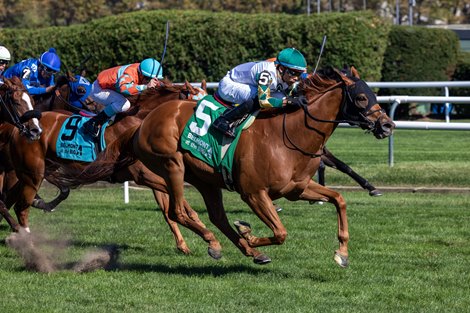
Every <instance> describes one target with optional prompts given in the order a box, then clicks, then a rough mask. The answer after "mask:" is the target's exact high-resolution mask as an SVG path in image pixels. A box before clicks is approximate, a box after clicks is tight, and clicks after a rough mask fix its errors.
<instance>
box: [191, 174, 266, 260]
mask: <svg viewBox="0 0 470 313" xmlns="http://www.w3.org/2000/svg"><path fill="white" fill-rule="evenodd" d="M193 185H194V186H195V187H196V188H197V189H198V190H199V192H200V193H201V195H202V197H203V199H204V203H205V204H206V208H207V212H208V214H209V219H210V220H211V222H212V223H213V224H214V225H215V226H216V227H217V228H218V229H219V230H220V231H222V233H224V235H225V236H227V238H229V239H230V241H232V242H233V244H234V245H235V246H236V247H237V248H238V249H240V251H241V252H242V253H243V254H244V255H245V256H250V257H253V262H254V263H256V264H267V263H269V262H271V259H270V258H269V257H268V256H267V255H265V254H263V253H261V252H260V251H258V250H256V249H253V247H251V245H250V243H249V242H248V241H247V240H246V239H245V238H242V237H240V235H239V234H238V233H237V232H236V231H235V230H234V229H233V228H232V227H231V226H230V223H229V221H228V218H227V214H226V213H225V209H224V205H223V201H222V191H221V189H220V188H218V187H216V186H212V185H209V184H205V183H201V182H195V183H193Z"/></svg>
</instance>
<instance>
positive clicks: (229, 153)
mask: <svg viewBox="0 0 470 313" xmlns="http://www.w3.org/2000/svg"><path fill="white" fill-rule="evenodd" d="M225 110H226V107H224V106H223V105H222V104H220V103H219V102H218V101H217V100H215V99H214V97H213V96H212V95H208V96H205V97H204V98H203V99H201V100H199V102H198V103H197V106H196V110H195V112H194V114H193V115H192V116H191V118H190V119H189V121H188V122H187V124H186V126H185V128H184V130H183V134H182V136H181V147H182V148H183V149H185V150H187V151H189V152H190V153H191V154H192V155H193V156H194V157H196V158H198V159H200V160H202V161H204V162H205V163H207V164H208V165H210V166H211V167H213V168H214V169H216V171H218V172H225V171H226V172H227V173H231V172H232V166H233V156H234V153H235V148H236V146H237V143H238V140H239V139H240V135H241V131H242V129H243V127H244V126H245V125H246V124H248V123H250V122H252V119H251V118H248V119H245V120H244V121H243V122H242V123H241V124H240V125H238V126H237V127H236V131H235V134H236V137H235V138H234V139H232V138H228V137H226V136H224V135H223V134H221V133H220V132H218V131H217V130H215V129H212V128H211V127H210V125H211V124H212V122H213V121H215V120H216V119H217V117H219V116H220V115H221V114H222V113H223V112H224V111H225Z"/></svg>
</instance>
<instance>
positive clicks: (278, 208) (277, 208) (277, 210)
mask: <svg viewBox="0 0 470 313" xmlns="http://www.w3.org/2000/svg"><path fill="white" fill-rule="evenodd" d="M273 205H274V208H275V209H276V212H281V211H282V208H281V207H280V206H279V205H277V204H276V203H273Z"/></svg>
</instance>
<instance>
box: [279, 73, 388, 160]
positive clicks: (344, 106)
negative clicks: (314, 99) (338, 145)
mask: <svg viewBox="0 0 470 313" xmlns="http://www.w3.org/2000/svg"><path fill="white" fill-rule="evenodd" d="M359 82H360V81H359ZM364 84H365V82H364ZM337 87H341V89H342V99H341V105H340V112H341V114H342V115H343V116H345V117H349V119H341V120H337V119H333V120H324V119H320V118H317V117H315V116H313V115H312V114H311V113H310V112H309V111H308V104H301V105H300V107H301V108H302V110H303V111H304V120H305V127H306V128H307V129H309V130H312V131H315V132H317V133H318V134H320V135H321V136H323V137H325V134H324V133H323V132H321V131H319V130H318V129H316V128H314V127H311V126H310V125H309V124H308V119H311V120H313V121H316V122H319V123H332V124H339V123H348V124H351V125H356V126H361V125H365V126H367V128H368V129H372V128H373V127H374V126H375V123H374V122H372V121H370V120H369V119H368V116H370V115H372V114H374V113H375V112H381V113H382V114H385V110H384V109H382V108H381V109H378V110H374V111H370V109H371V107H372V106H373V103H370V104H369V105H368V106H367V107H366V108H365V111H366V112H365V113H362V112H360V113H359V115H360V116H361V117H362V118H363V119H364V120H365V121H358V120H355V119H353V117H351V115H350V114H348V113H347V110H346V109H347V103H348V100H349V103H354V100H353V99H352V97H351V93H350V91H349V88H350V87H349V86H347V85H346V83H345V82H344V81H341V82H338V84H335V85H333V86H331V87H330V88H327V89H326V90H324V91H322V92H321V93H319V95H323V94H325V93H327V92H329V91H331V90H333V89H335V88H337ZM319 98H320V97H319ZM286 117H287V112H285V113H284V116H283V123H282V128H283V134H284V136H283V137H284V138H285V139H287V141H288V142H289V143H290V145H291V146H292V147H293V148H292V149H294V150H297V151H299V152H300V153H302V154H303V155H306V156H309V157H311V158H318V157H321V156H322V153H320V154H318V153H311V152H307V151H305V150H303V149H302V148H300V147H299V146H298V145H296V144H295V143H294V142H293V141H292V139H291V138H290V137H289V134H288V132H287V128H286ZM379 120H380V119H377V122H378V121H379ZM286 146H287V145H286Z"/></svg>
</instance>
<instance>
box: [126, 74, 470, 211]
mask: <svg viewBox="0 0 470 313" xmlns="http://www.w3.org/2000/svg"><path fill="white" fill-rule="evenodd" d="M191 85H193V86H195V87H201V83H191ZM367 85H369V87H371V88H443V91H444V96H436V97H428V96H426V97H422V96H407V95H396V96H379V97H377V101H378V102H379V103H393V104H392V107H391V108H390V117H391V118H392V120H393V119H394V116H395V110H396V108H397V107H398V105H400V104H401V103H444V104H445V105H446V111H445V117H446V122H445V123H441V122H410V121H394V122H395V125H396V128H397V129H420V130H470V123H450V110H449V107H450V103H470V97H451V96H449V88H457V87H470V81H438V82H368V83H367ZM217 86H218V83H216V82H209V83H207V88H208V89H215V88H217ZM339 126H340V127H350V126H349V125H347V124H340V125H339ZM393 141H394V138H393V135H392V136H390V137H389V145H388V146H389V153H388V165H389V166H390V167H393V164H394V157H393V152H394V146H393ZM124 202H125V203H129V184H128V183H127V182H126V183H124Z"/></svg>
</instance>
